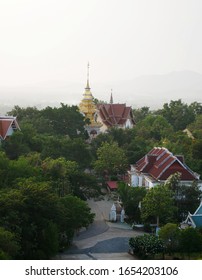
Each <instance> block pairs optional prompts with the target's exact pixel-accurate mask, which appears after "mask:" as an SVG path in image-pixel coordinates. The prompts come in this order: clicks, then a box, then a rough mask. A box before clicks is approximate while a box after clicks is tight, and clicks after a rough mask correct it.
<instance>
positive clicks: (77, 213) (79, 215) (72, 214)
mask: <svg viewBox="0 0 202 280" xmlns="http://www.w3.org/2000/svg"><path fill="white" fill-rule="evenodd" d="M60 212H61V216H62V217H63V219H62V220H61V223H60V230H61V232H63V244H62V245H63V246H64V247H66V246H67V245H69V244H70V242H71V240H72V238H73V236H74V233H75V231H76V232H77V231H78V230H79V229H81V228H82V227H85V228H87V227H88V226H89V225H90V224H91V223H92V222H93V220H94V216H95V214H94V213H91V209H90V208H89V207H88V205H87V203H86V202H85V201H83V200H81V199H80V198H78V197H75V196H72V195H67V196H64V197H62V198H61V199H60Z"/></svg>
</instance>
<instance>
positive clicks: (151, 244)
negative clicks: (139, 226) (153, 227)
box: [129, 234, 164, 259]
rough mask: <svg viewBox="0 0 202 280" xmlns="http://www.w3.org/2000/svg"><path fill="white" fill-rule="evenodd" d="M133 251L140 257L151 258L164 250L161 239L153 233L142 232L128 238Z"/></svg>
mask: <svg viewBox="0 0 202 280" xmlns="http://www.w3.org/2000/svg"><path fill="white" fill-rule="evenodd" d="M129 245H130V247H131V248H132V250H133V253H134V254H135V255H137V256H139V257H141V258H144V259H145V258H153V257H154V255H155V254H157V253H161V252H163V250H164V247H163V243H162V241H161V240H160V239H159V238H158V237H157V236H155V235H151V234H144V235H142V236H136V237H132V238H130V239H129Z"/></svg>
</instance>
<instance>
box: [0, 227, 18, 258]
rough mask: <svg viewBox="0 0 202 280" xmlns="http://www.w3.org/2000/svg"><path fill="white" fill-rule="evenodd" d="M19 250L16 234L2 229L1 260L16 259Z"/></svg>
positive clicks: (0, 230) (0, 241)
mask: <svg viewBox="0 0 202 280" xmlns="http://www.w3.org/2000/svg"><path fill="white" fill-rule="evenodd" d="M19 249H20V246H19V244H18V242H17V240H16V236H15V235H14V233H12V232H10V231H8V230H5V229H4V228H3V227H0V259H15V257H16V255H17V253H18V251H19Z"/></svg>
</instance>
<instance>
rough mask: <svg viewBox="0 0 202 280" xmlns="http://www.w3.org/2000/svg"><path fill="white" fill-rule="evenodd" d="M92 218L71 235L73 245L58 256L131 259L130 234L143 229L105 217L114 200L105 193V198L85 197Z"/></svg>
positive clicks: (64, 258)
mask: <svg viewBox="0 0 202 280" xmlns="http://www.w3.org/2000/svg"><path fill="white" fill-rule="evenodd" d="M88 204H89V206H90V207H91V211H92V212H93V213H95V220H94V222H93V224H92V225H90V226H89V227H88V229H87V230H86V229H83V230H81V231H80V232H79V234H77V236H75V237H74V240H73V244H72V246H71V247H70V248H69V249H68V250H67V251H65V252H64V253H61V254H59V255H58V256H57V259H63V260H78V259H80V260H86V259H90V260H92V259H94V260H107V259H114V260H124V259H127V260H129V259H134V257H133V256H131V255H130V254H129V253H128V251H129V245H128V240H129V238H130V237H133V236H136V235H140V234H142V233H140V232H137V231H134V230H132V229H131V227H130V226H129V225H128V224H126V223H119V222H117V223H111V222H109V221H108V219H109V212H110V209H111V207H112V204H113V201H112V200H110V199H109V197H108V196H105V199H104V200H100V201H94V200H88Z"/></svg>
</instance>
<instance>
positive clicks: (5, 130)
mask: <svg viewBox="0 0 202 280" xmlns="http://www.w3.org/2000/svg"><path fill="white" fill-rule="evenodd" d="M16 130H20V127H19V125H18V122H17V120H16V117H12V116H0V142H1V141H4V140H6V139H7V138H8V137H9V136H11V135H12V134H13V132H14V131H16Z"/></svg>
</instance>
